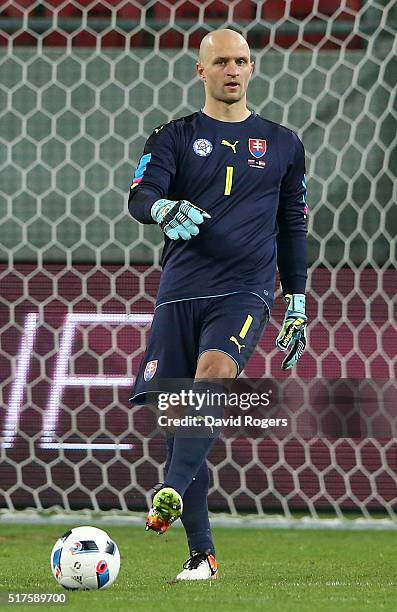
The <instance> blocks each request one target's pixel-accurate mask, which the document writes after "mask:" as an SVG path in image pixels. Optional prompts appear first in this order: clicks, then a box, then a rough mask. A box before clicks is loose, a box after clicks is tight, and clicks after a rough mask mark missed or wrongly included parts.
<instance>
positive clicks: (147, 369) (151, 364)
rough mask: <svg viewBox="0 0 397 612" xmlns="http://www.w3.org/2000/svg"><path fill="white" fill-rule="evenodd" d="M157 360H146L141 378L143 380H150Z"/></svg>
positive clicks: (155, 368) (154, 372) (154, 371)
mask: <svg viewBox="0 0 397 612" xmlns="http://www.w3.org/2000/svg"><path fill="white" fill-rule="evenodd" d="M157 362H158V360H157V359H154V360H153V361H148V362H147V364H146V367H145V371H144V373H143V378H144V380H146V382H149V380H152V378H153V376H154V375H155V374H156V370H157Z"/></svg>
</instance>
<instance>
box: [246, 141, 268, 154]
mask: <svg viewBox="0 0 397 612" xmlns="http://www.w3.org/2000/svg"><path fill="white" fill-rule="evenodd" d="M248 149H249V152H250V153H251V155H253V156H254V157H255V158H256V159H259V158H260V157H263V156H264V154H265V153H266V149H267V146H266V140H263V138H249V139H248Z"/></svg>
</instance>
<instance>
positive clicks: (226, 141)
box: [221, 140, 240, 153]
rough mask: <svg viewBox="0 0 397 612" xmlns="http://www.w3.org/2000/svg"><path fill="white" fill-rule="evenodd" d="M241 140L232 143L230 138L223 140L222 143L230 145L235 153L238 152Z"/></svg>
mask: <svg viewBox="0 0 397 612" xmlns="http://www.w3.org/2000/svg"><path fill="white" fill-rule="evenodd" d="M239 142H240V141H239V140H236V142H235V143H234V144H232V143H231V142H229V141H228V140H222V142H221V144H223V145H225V147H230V148H231V149H233V153H237V151H236V147H237V145H238V143H239Z"/></svg>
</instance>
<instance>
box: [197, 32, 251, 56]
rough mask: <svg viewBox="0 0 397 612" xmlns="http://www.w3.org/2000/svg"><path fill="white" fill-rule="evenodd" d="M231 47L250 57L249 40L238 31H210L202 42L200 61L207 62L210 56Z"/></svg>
mask: <svg viewBox="0 0 397 612" xmlns="http://www.w3.org/2000/svg"><path fill="white" fill-rule="evenodd" d="M230 48H233V49H236V51H241V53H244V55H247V56H248V57H250V50H249V46H248V44H247V41H246V40H245V38H244V37H243V36H241V34H239V33H238V32H235V31H234V30H229V29H224V30H216V31H215V32H209V33H208V34H206V35H205V36H204V38H203V39H202V41H201V43H200V51H199V62H201V63H202V64H205V63H206V62H207V60H208V58H209V57H211V56H213V55H217V54H219V52H220V51H221V50H222V49H230Z"/></svg>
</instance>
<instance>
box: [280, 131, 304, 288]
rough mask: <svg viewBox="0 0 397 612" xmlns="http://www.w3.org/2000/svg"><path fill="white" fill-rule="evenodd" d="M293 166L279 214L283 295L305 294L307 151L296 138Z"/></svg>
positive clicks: (283, 189)
mask: <svg viewBox="0 0 397 612" xmlns="http://www.w3.org/2000/svg"><path fill="white" fill-rule="evenodd" d="M292 137H293V146H292V155H291V159H290V163H289V164H288V167H287V171H286V173H285V175H284V177H283V179H282V182H281V187H280V199H279V207H278V213H277V224H278V235H277V266H278V270H279V273H280V280H281V286H282V290H283V293H284V295H285V294H287V293H305V288H306V280H307V229H306V214H307V204H306V179H305V151H304V148H303V145H302V143H301V141H300V140H299V138H298V137H297V136H296V134H294V133H293V134H292Z"/></svg>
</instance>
